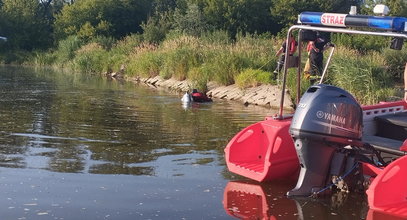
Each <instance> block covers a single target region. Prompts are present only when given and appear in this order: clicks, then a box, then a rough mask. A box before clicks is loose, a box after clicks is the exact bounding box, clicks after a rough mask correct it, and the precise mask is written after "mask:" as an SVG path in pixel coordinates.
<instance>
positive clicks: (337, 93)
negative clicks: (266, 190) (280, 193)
mask: <svg viewBox="0 0 407 220" xmlns="http://www.w3.org/2000/svg"><path fill="white" fill-rule="evenodd" d="M362 123H363V115H362V109H361V107H360V105H359V104H358V103H357V101H356V100H355V98H354V97H353V96H352V95H351V94H349V93H348V92H346V91H345V90H343V89H340V88H338V87H335V86H331V85H325V84H319V85H315V86H311V87H310V88H309V89H308V90H307V91H306V92H305V94H304V95H303V96H302V97H301V100H300V103H299V104H298V106H297V110H296V111H295V114H294V117H293V120H292V123H291V126H290V134H291V136H292V138H293V139H294V146H295V149H296V152H297V156H298V159H299V161H300V166H301V170H300V175H299V178H298V181H297V185H296V187H295V188H294V189H293V190H291V191H289V192H288V193H287V195H288V196H309V195H312V194H313V193H317V192H319V191H320V190H321V189H322V188H324V187H325V186H326V185H327V184H329V182H330V181H331V180H330V176H331V172H332V170H342V169H343V164H344V163H343V161H345V160H346V158H345V157H344V158H343V159H342V160H343V161H341V163H337V162H335V163H333V162H332V161H333V155H334V153H335V152H338V151H339V150H340V149H343V148H344V147H345V146H347V145H349V144H352V143H353V142H355V141H360V140H361V137H362ZM334 166H341V167H334Z"/></svg>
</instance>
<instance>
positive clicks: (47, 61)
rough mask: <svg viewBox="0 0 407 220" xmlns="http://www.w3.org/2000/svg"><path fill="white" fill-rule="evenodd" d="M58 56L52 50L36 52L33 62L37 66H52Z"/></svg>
mask: <svg viewBox="0 0 407 220" xmlns="http://www.w3.org/2000/svg"><path fill="white" fill-rule="evenodd" d="M56 60H57V56H56V55H55V54H54V53H51V52H36V53H35V54H34V58H33V62H34V64H35V65H37V66H50V65H53V64H55V62H56Z"/></svg>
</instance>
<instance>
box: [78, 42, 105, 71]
mask: <svg viewBox="0 0 407 220" xmlns="http://www.w3.org/2000/svg"><path fill="white" fill-rule="evenodd" d="M107 57H108V53H107V51H106V50H104V49H103V48H102V46H100V45H99V44H97V43H90V44H87V45H85V46H83V47H81V48H80V49H79V50H78V51H76V56H75V58H74V59H73V61H72V65H73V68H74V69H75V70H77V71H80V72H84V73H102V72H103V70H106V69H107V68H108V67H107V66H106V65H107V63H108V62H107Z"/></svg>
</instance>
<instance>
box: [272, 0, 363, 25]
mask: <svg viewBox="0 0 407 220" xmlns="http://www.w3.org/2000/svg"><path fill="white" fill-rule="evenodd" d="M360 4H361V1H360V0H307V1H306V0H274V1H273V5H272V7H271V14H272V15H273V17H274V19H276V20H277V21H278V23H279V24H281V25H283V26H286V27H287V26H290V25H292V24H294V23H295V22H296V21H297V16H298V15H299V14H300V13H301V12H304V11H316V12H335V13H348V12H349V10H350V6H352V5H354V6H359V5H360Z"/></svg>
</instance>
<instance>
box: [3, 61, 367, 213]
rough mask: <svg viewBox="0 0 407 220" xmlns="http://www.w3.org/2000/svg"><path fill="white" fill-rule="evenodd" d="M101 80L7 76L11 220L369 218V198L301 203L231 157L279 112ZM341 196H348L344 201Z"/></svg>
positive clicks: (6, 206)
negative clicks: (233, 166)
mask: <svg viewBox="0 0 407 220" xmlns="http://www.w3.org/2000/svg"><path fill="white" fill-rule="evenodd" d="M180 98H181V95H178V94H175V93H169V92H168V91H159V90H156V89H151V88H148V87H146V86H136V85H133V84H130V83H129V84H128V83H118V82H116V81H109V80H106V79H102V78H100V77H89V76H83V75H80V74H72V73H70V74H64V73H60V72H57V73H56V72H54V71H50V70H33V69H29V68H16V67H0V153H1V154H0V216H1V218H2V219H236V218H247V219H364V218H365V216H366V211H367V208H366V207H367V206H366V202H365V201H364V198H362V197H359V196H353V195H352V196H346V195H337V196H336V197H333V198H328V199H324V200H319V201H310V200H303V201H294V200H290V199H287V198H285V196H284V194H285V192H286V191H287V190H289V189H290V188H292V187H293V185H294V184H295V182H294V181H287V182H275V183H268V184H258V183H255V182H251V181H248V180H245V179H244V178H242V177H238V176H234V175H232V174H231V173H229V172H228V171H227V169H226V166H225V162H224V159H223V148H224V146H225V145H226V144H227V142H228V140H230V139H231V138H232V137H233V135H234V134H235V133H237V132H238V131H239V130H241V129H242V128H244V127H246V126H247V125H249V124H251V123H253V122H256V121H259V120H262V119H263V118H264V116H265V115H270V114H273V113H274V112H273V111H272V110H268V109H264V108H255V107H244V106H242V105H241V104H237V103H231V102H223V101H220V100H215V102H214V103H212V104H196V105H193V106H190V107H188V108H186V109H184V108H183V106H182V105H181V103H180ZM342 196H343V197H342Z"/></svg>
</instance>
